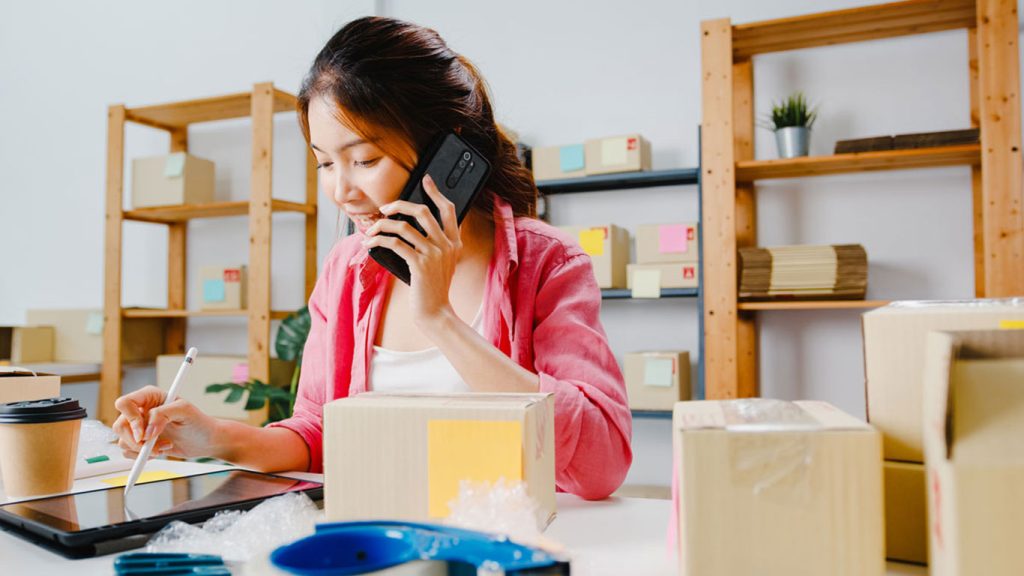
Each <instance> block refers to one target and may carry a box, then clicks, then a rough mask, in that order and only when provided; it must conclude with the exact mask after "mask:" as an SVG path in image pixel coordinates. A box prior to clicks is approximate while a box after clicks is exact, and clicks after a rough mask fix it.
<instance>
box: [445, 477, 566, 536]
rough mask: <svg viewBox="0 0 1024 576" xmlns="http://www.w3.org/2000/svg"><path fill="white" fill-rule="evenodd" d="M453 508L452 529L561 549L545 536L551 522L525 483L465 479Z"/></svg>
mask: <svg viewBox="0 0 1024 576" xmlns="http://www.w3.org/2000/svg"><path fill="white" fill-rule="evenodd" d="M449 508H450V510H451V513H450V514H449V515H448V518H446V519H445V523H446V524H449V525H451V526H457V527H459V528H466V529H469V530H478V531H480V532H490V533H492V534H493V533H497V534H505V535H507V536H508V537H509V538H510V539H511V540H515V541H516V542H520V543H522V544H528V545H534V546H542V547H544V548H547V549H549V550H553V551H555V550H559V549H560V548H561V546H560V545H558V544H556V543H554V542H552V541H550V540H548V539H546V538H544V536H543V535H542V534H541V532H542V531H543V529H544V527H545V526H544V525H545V522H546V520H547V519H546V518H543V517H542V511H541V510H540V506H538V505H537V502H536V501H535V500H534V499H533V498H531V497H530V495H529V494H527V492H526V484H524V483H523V482H506V481H505V479H504V478H502V479H499V480H498V481H497V482H495V483H494V484H491V483H490V482H470V481H468V480H463V481H462V482H460V483H459V495H458V497H456V499H455V500H452V501H451V502H450V503H449Z"/></svg>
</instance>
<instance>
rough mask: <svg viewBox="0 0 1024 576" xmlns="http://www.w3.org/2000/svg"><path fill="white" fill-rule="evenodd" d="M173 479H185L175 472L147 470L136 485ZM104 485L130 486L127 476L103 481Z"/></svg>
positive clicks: (140, 475)
mask: <svg viewBox="0 0 1024 576" xmlns="http://www.w3.org/2000/svg"><path fill="white" fill-rule="evenodd" d="M173 478H184V476H182V475H181V474H175V473H174V472H168V471H166V470H146V471H144V472H143V473H142V474H139V479H138V480H137V481H136V482H135V483H136V484H145V483H146V482H156V481H158V480H171V479H173ZM103 483H104V484H109V485H111V486H114V487H118V486H124V485H126V484H128V477H127V476H118V477H116V478H107V479H106V480H103Z"/></svg>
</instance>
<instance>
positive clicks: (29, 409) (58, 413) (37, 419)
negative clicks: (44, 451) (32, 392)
mask: <svg viewBox="0 0 1024 576" xmlns="http://www.w3.org/2000/svg"><path fill="white" fill-rule="evenodd" d="M82 418H85V408H82V407H81V406H79V405H78V400H75V399H73V398H46V399H44V400H27V401H24V402H11V403H9V404H0V424H46V423H49V422H63V421H65V420H80V419H82Z"/></svg>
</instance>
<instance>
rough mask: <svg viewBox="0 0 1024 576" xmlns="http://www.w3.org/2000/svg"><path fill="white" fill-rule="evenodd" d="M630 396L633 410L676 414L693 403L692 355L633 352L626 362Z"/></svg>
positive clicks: (680, 351)
mask: <svg viewBox="0 0 1024 576" xmlns="http://www.w3.org/2000/svg"><path fill="white" fill-rule="evenodd" d="M624 373H625V377H626V392H627V396H628V397H629V407H630V408H632V409H633V410H672V408H673V407H674V406H675V405H676V402H679V401H681V400H689V399H690V394H691V392H690V353H689V352H687V351H685V350H671V351H660V352H631V353H628V354H626V361H625V370H624Z"/></svg>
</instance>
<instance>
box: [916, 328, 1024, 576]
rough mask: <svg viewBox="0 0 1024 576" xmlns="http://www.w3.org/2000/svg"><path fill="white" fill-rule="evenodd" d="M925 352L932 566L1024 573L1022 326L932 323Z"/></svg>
mask: <svg viewBox="0 0 1024 576" xmlns="http://www.w3.org/2000/svg"><path fill="white" fill-rule="evenodd" d="M926 361H927V368H926V372H925V390H924V395H925V399H924V418H925V427H924V433H925V458H926V464H927V470H928V487H929V490H928V518H929V530H928V534H929V552H928V553H929V562H928V564H929V568H930V570H931V573H932V574H933V576H951V575H972V576H973V575H974V574H984V575H985V576H1010V575H1014V576H1017V575H1020V574H1024V554H1021V549H1020V542H1021V534H1022V533H1024V442H1022V441H1021V439H1022V438H1024V330H991V331H989V330H981V331H964V332H933V333H931V334H929V335H928V342H927V355H926Z"/></svg>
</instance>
